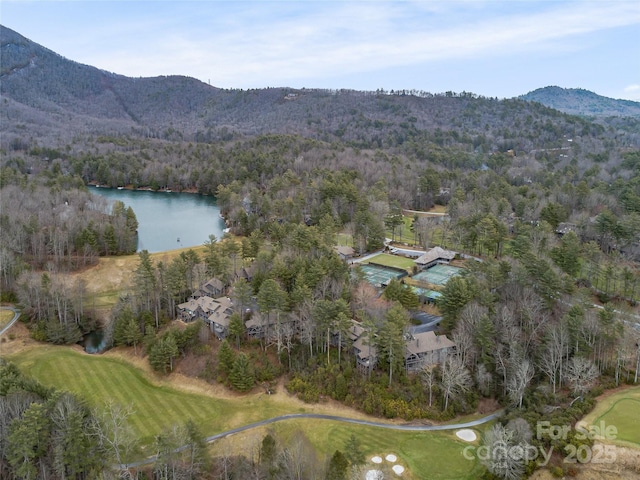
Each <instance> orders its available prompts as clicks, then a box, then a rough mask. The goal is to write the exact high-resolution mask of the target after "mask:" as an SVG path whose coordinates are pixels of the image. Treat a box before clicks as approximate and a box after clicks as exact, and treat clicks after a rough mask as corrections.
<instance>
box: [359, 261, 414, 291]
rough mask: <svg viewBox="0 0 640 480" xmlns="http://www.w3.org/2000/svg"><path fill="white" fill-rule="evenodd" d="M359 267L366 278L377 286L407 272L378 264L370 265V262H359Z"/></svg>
mask: <svg viewBox="0 0 640 480" xmlns="http://www.w3.org/2000/svg"><path fill="white" fill-rule="evenodd" d="M360 268H361V269H362V272H363V273H364V275H365V278H366V280H367V281H368V282H369V283H371V284H372V285H375V286H376V287H379V286H381V285H386V284H388V283H389V282H390V281H391V280H392V279H394V278H402V277H406V276H407V272H406V271H404V273H403V272H402V271H398V270H395V269H391V268H385V267H383V266H380V265H371V264H370V263H366V264H361V265H360Z"/></svg>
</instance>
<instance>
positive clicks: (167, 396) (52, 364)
mask: <svg viewBox="0 0 640 480" xmlns="http://www.w3.org/2000/svg"><path fill="white" fill-rule="evenodd" d="M12 360H13V361H14V362H16V363H17V364H18V366H19V367H20V368H21V369H22V370H24V371H25V372H26V373H27V374H29V375H32V376H33V377H34V378H36V379H37V380H39V381H40V382H42V383H43V384H45V385H49V386H54V387H57V388H60V389H64V390H69V391H71V392H74V393H77V394H79V395H81V396H82V397H84V398H86V399H87V400H88V401H89V402H90V403H91V404H92V405H95V406H99V405H101V404H103V403H104V402H106V401H109V400H112V401H114V402H116V403H118V404H121V405H131V406H132V409H133V411H134V413H133V415H132V416H131V425H132V427H133V429H134V432H135V433H136V435H138V436H139V437H140V438H141V440H142V442H143V443H145V444H150V443H151V442H152V441H153V438H154V437H155V435H157V434H159V433H161V432H162V431H163V429H166V428H167V427H168V426H171V425H174V424H182V423H184V422H185V421H186V420H187V419H189V418H191V419H193V420H194V421H195V422H196V423H197V424H198V425H200V426H201V428H202V430H203V432H204V433H206V434H207V435H210V434H213V433H216V432H220V431H223V430H226V429H228V428H233V427H235V426H240V425H244V424H246V423H251V422H254V421H257V420H261V419H264V418H268V417H272V416H276V415H281V414H283V413H288V412H290V410H286V409H285V408H283V407H282V406H280V405H277V404H275V403H274V402H270V401H268V399H266V398H265V401H262V396H249V397H238V398H237V400H231V399H220V398H214V397H212V396H208V395H202V394H198V393H191V392H185V391H181V390H178V389H176V388H173V387H172V386H169V385H165V384H163V383H159V382H156V381H154V380H153V379H152V378H150V377H149V376H148V375H146V374H145V373H144V372H143V371H141V370H139V369H137V368H135V367H132V366H131V365H130V364H128V363H126V362H125V361H123V360H121V359H119V358H113V357H108V356H105V355H100V356H90V355H87V354H85V353H82V352H79V351H76V350H74V349H72V348H65V347H55V348H53V347H41V348H38V349H30V350H28V351H25V352H22V353H20V354H18V355H16V356H15V357H13V358H12Z"/></svg>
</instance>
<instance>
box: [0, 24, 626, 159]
mask: <svg viewBox="0 0 640 480" xmlns="http://www.w3.org/2000/svg"><path fill="white" fill-rule="evenodd" d="M0 49H1V54H2V65H1V69H0V80H1V82H0V96H1V97H2V101H3V103H4V108H3V109H2V111H1V112H0V120H2V131H3V138H2V146H3V147H4V148H7V146H8V145H9V144H11V143H12V142H14V143H15V142H17V143H16V144H17V145H23V144H25V143H27V144H28V143H33V142H37V143H39V144H45V145H46V144H52V145H60V144H62V145H64V144H68V143H69V142H70V141H71V140H72V139H73V138H74V137H76V136H78V135H85V136H93V137H95V136H99V135H116V136H118V135H133V136H139V137H154V138H162V139H165V140H171V141H183V140H187V141H196V142H215V141H221V140H222V141H228V140H232V139H234V138H241V137H252V136H256V135H265V134H272V133H274V134H293V135H299V136H302V137H305V138H310V139H314V140H321V141H328V142H341V143H344V144H347V145H350V146H354V147H356V148H389V147H392V148H395V149H396V150H398V149H401V150H403V151H406V150H407V145H409V147H410V151H411V152H413V153H412V154H415V155H418V157H424V156H426V155H427V153H426V152H425V151H424V148H423V147H421V144H423V143H426V142H432V143H435V144H438V145H440V146H442V147H451V146H460V148H464V149H467V150H468V149H470V148H472V149H474V150H475V151H477V152H480V153H482V152H485V153H487V152H492V151H507V150H509V149H512V150H516V151H523V150H524V151H527V150H534V149H540V148H545V147H549V146H559V145H560V144H561V142H562V134H564V135H568V136H576V135H580V134H583V135H591V134H592V133H595V132H598V131H600V130H601V129H602V128H603V126H602V125H600V124H599V123H593V122H592V121H590V120H584V119H579V118H577V117H575V118H574V117H569V116H565V114H563V113H561V112H560V111H558V110H555V109H551V108H549V107H547V106H545V105H544V104H543V102H537V103H536V102H531V101H528V100H525V99H522V98H514V99H502V100H499V99H497V98H488V97H482V96H479V95H475V94H472V93H465V92H463V93H460V94H456V93H452V92H446V93H443V94H431V93H428V92H416V91H396V92H393V91H391V92H386V91H384V90H378V91H375V92H367V91H355V90H347V89H344V90H326V89H293V88H286V87H282V88H265V89H251V90H242V89H235V90H234V89H221V88H217V87H214V86H211V85H208V84H206V83H203V82H201V81H200V80H197V79H194V78H191V77H186V76H179V75H172V76H158V77H144V78H132V77H126V76H124V75H120V74H117V73H111V72H107V71H105V70H101V69H98V68H96V67H93V66H90V65H83V64H80V63H78V62H74V61H72V60H68V59H66V58H65V57H63V56H61V55H59V54H57V53H55V52H53V51H51V50H49V49H47V48H46V47H43V46H41V45H38V44H37V43H35V42H32V41H31V40H29V39H27V38H26V37H23V36H22V35H20V34H19V33H17V32H14V31H13V30H11V29H9V28H6V27H4V26H0ZM549 122H551V123H552V124H553V127H550V126H549ZM617 122H618V124H619V125H616V128H623V129H627V130H628V129H631V130H632V131H633V132H634V135H635V130H637V125H636V123H635V122H636V121H635V120H633V121H630V120H627V119H622V120H618V121H617ZM629 122H631V123H629ZM25 137H29V138H26V139H25ZM416 152H417V153H416Z"/></svg>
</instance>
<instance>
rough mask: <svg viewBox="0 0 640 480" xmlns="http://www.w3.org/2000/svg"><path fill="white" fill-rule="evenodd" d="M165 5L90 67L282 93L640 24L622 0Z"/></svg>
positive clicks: (552, 49) (526, 49) (550, 47)
mask: <svg viewBox="0 0 640 480" xmlns="http://www.w3.org/2000/svg"><path fill="white" fill-rule="evenodd" d="M171 3H173V4H175V8H176V9H179V10H178V11H177V12H176V14H175V15H174V16H173V17H171V18H165V19H163V21H162V28H161V29H158V28H155V27H154V23H153V22H148V21H141V23H140V28H139V31H138V32H139V33H138V34H137V35H136V46H135V47H136V48H130V47H131V45H129V46H127V45H126V44H120V45H119V47H118V48H114V49H113V50H111V53H108V52H105V51H102V52H94V58H95V59H96V60H95V63H94V64H96V65H99V66H100V67H101V68H106V69H108V70H111V71H115V72H117V73H123V74H125V75H131V76H153V75H161V74H178V73H179V74H185V75H190V76H194V77H196V78H200V79H201V80H207V79H211V81H212V84H214V85H217V86H225V87H254V86H268V85H269V86H276V85H280V86H283V85H291V84H292V83H301V82H304V81H305V80H306V81H307V82H308V83H315V82H317V80H318V79H323V78H331V77H337V76H340V75H351V74H372V73H374V72H376V71H381V70H384V69H390V68H397V67H413V66H424V65H428V64H430V63H433V62H437V61H443V60H444V61H452V60H454V61H455V60H460V61H465V60H468V59H471V60H477V59H482V58H496V57H500V56H508V55H514V54H522V55H526V54H530V53H541V54H551V55H557V54H558V53H559V52H567V51H579V50H581V49H584V48H588V46H589V42H583V41H578V40H582V39H584V38H585V37H587V36H589V37H590V42H593V41H594V40H593V39H592V38H591V36H592V34H594V33H597V32H602V31H606V30H610V29H614V28H617V27H625V26H629V25H637V24H639V23H640V3H638V2H620V1H616V2H600V1H594V2H588V1H569V2H560V3H558V2H493V1H487V2H481V1H459V2H434V1H407V2H388V1H346V2H337V1H311V2H236V3H235V4H234V5H231V6H230V3H227V2H188V3H186V4H187V5H189V8H188V9H185V8H184V7H182V8H181V7H180V4H183V5H184V2H171ZM129 23H130V24H131V25H132V27H131V28H134V25H135V22H133V21H132V20H129V21H128V24H129ZM119 31H122V28H119ZM145 36H146V38H147V40H146V41H145V40H144V38H143V37H145ZM89 41H90V40H89ZM82 61H88V59H83V60H82ZM310 86H313V85H310Z"/></svg>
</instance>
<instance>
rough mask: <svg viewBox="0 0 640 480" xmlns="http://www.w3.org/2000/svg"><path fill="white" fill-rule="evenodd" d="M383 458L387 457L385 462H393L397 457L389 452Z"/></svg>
mask: <svg viewBox="0 0 640 480" xmlns="http://www.w3.org/2000/svg"><path fill="white" fill-rule="evenodd" d="M384 458H386V459H387V462H391V463H394V462H395V461H396V460H398V457H396V456H395V455H394V454H393V453H390V454H389V455H387V456H386V457H384Z"/></svg>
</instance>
